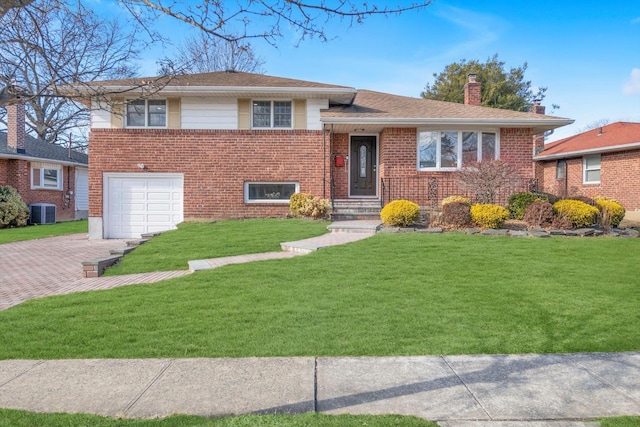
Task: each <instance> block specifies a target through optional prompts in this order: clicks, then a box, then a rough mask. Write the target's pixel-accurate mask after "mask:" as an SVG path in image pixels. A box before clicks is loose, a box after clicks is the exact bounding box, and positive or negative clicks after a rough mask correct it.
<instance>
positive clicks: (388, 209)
mask: <svg viewBox="0 0 640 427" xmlns="http://www.w3.org/2000/svg"><path fill="white" fill-rule="evenodd" d="M419 216H420V207H419V206H418V205H416V204H415V203H413V202H410V201H408V200H394V201H393V202H391V203H389V204H388V205H386V206H385V207H384V208H382V211H381V212H380V218H382V222H384V223H385V224H387V225H395V226H401V227H407V226H409V225H411V224H413V223H414V222H416V221H417V220H418V217H419Z"/></svg>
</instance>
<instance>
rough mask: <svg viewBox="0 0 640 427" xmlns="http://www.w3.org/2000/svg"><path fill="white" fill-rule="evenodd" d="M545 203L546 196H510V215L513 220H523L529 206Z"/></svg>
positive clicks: (521, 194) (532, 194)
mask: <svg viewBox="0 0 640 427" xmlns="http://www.w3.org/2000/svg"><path fill="white" fill-rule="evenodd" d="M538 201H544V202H547V201H549V199H547V198H546V197H545V196H543V195H541V194H536V193H529V192H522V193H514V194H512V195H511V196H509V200H508V202H509V208H508V209H509V214H510V215H511V218H514V219H523V218H524V214H525V211H526V209H527V206H529V205H530V204H531V203H533V202H538Z"/></svg>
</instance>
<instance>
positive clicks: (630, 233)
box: [625, 228, 640, 237]
mask: <svg viewBox="0 0 640 427" xmlns="http://www.w3.org/2000/svg"><path fill="white" fill-rule="evenodd" d="M625 232H626V233H627V235H628V236H629V237H638V236H639V235H640V233H639V232H638V230H634V229H633V228H625Z"/></svg>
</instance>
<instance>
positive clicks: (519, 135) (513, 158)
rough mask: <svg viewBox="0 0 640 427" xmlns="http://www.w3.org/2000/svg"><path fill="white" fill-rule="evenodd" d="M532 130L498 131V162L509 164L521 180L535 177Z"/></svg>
mask: <svg viewBox="0 0 640 427" xmlns="http://www.w3.org/2000/svg"><path fill="white" fill-rule="evenodd" d="M533 144H534V140H533V129H528V128H514V129H500V160H504V161H505V162H507V163H509V164H511V165H512V166H513V167H514V168H515V170H516V173H517V174H518V175H519V176H521V177H523V178H533V177H535V172H534V164H533Z"/></svg>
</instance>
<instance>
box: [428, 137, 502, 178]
mask: <svg viewBox="0 0 640 427" xmlns="http://www.w3.org/2000/svg"><path fill="white" fill-rule="evenodd" d="M499 153H500V150H499V145H498V133H497V132H480V131H456V130H445V131H442V130H437V131H433V130H425V129H418V170H445V171H447V170H456V169H460V168H462V167H464V166H468V165H469V164H471V163H474V162H480V161H482V160H495V159H498V158H499Z"/></svg>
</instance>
